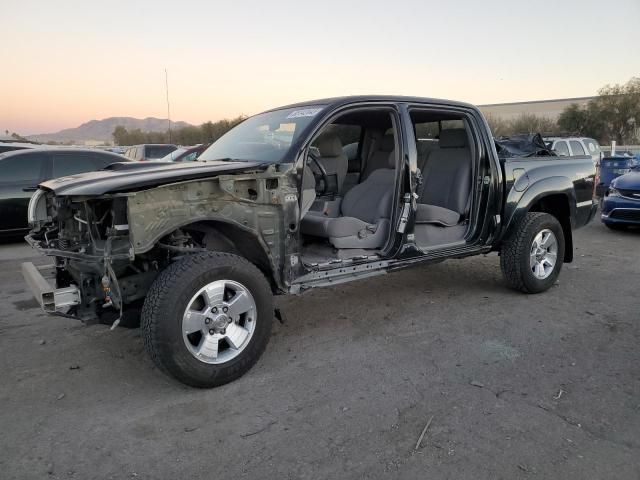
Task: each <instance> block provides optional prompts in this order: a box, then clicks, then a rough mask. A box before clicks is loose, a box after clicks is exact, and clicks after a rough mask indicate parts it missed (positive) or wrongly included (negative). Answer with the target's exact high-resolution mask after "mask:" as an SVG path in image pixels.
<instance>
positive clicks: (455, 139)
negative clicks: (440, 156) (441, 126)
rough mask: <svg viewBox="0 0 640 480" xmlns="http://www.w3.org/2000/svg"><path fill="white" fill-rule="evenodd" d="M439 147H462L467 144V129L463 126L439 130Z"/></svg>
mask: <svg viewBox="0 0 640 480" xmlns="http://www.w3.org/2000/svg"><path fill="white" fill-rule="evenodd" d="M438 143H439V145H440V148H463V147H466V146H467V131H466V130H465V129H464V128H450V129H448V130H441V131H440V142H438Z"/></svg>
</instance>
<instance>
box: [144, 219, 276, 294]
mask: <svg viewBox="0 0 640 480" xmlns="http://www.w3.org/2000/svg"><path fill="white" fill-rule="evenodd" d="M176 230H195V231H198V232H202V233H203V234H204V238H205V241H206V242H207V245H206V248H207V249H208V250H211V251H218V252H223V253H233V254H235V255H240V256H242V257H244V258H246V259H247V260H248V261H249V262H251V263H252V264H254V265H255V266H256V267H258V269H259V270H260V271H261V272H262V273H263V274H264V275H265V277H266V278H267V279H268V280H269V283H270V285H271V289H272V291H273V293H277V292H279V291H283V290H284V286H283V284H282V279H281V278H280V277H279V275H278V274H277V272H278V271H279V269H278V268H277V264H276V261H275V259H274V258H273V256H272V255H271V253H270V249H269V247H268V246H267V244H266V242H265V241H264V239H262V238H261V237H260V236H259V235H257V234H256V232H255V231H254V230H253V229H251V228H248V227H245V226H243V225H240V224H238V223H236V222H232V221H227V220H224V219H217V218H216V219H211V218H201V219H195V220H193V219H192V220H189V221H185V222H183V223H181V224H178V225H172V227H171V228H170V229H167V230H164V231H162V232H161V233H159V234H157V235H156V237H157V238H156V239H155V241H154V244H155V243H157V242H158V241H159V240H160V239H161V238H163V237H165V236H167V235H170V234H171V233H173V232H175V231H176Z"/></svg>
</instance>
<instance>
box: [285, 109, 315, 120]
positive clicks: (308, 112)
mask: <svg viewBox="0 0 640 480" xmlns="http://www.w3.org/2000/svg"><path fill="white" fill-rule="evenodd" d="M320 110H322V108H305V109H304V110H294V111H293V112H291V113H290V114H289V115H287V118H301V117H313V116H314V115H316V114H317V113H318V112H320Z"/></svg>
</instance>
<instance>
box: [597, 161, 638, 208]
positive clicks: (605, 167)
mask: <svg viewBox="0 0 640 480" xmlns="http://www.w3.org/2000/svg"><path fill="white" fill-rule="evenodd" d="M638 165H640V160H638V159H637V158H635V157H630V156H626V155H615V156H612V157H603V159H602V160H601V161H600V175H599V178H598V183H597V184H596V196H598V197H600V198H603V197H604V194H605V192H606V191H607V189H608V188H609V185H610V184H611V182H612V181H613V179H614V178H617V177H619V176H620V175H624V174H625V173H629V172H630V171H631V169H633V168H635V167H637V166H638Z"/></svg>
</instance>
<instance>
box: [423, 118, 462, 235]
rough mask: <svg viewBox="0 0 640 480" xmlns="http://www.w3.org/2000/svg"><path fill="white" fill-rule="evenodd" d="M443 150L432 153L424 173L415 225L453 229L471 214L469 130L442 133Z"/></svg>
mask: <svg viewBox="0 0 640 480" xmlns="http://www.w3.org/2000/svg"><path fill="white" fill-rule="evenodd" d="M439 147H440V148H438V149H437V150H433V151H432V152H431V154H430V155H429V161H428V162H427V163H426V165H425V167H424V170H423V171H422V176H423V179H424V181H423V185H422V189H421V190H422V192H421V194H420V197H419V199H418V206H417V211H416V220H415V222H416V223H417V224H420V223H424V224H433V225H439V226H441V227H451V226H455V225H458V224H459V223H460V222H461V221H463V220H465V219H466V217H467V216H468V213H469V199H470V194H471V171H472V168H471V151H470V149H469V143H468V140H467V132H466V130H465V129H464V128H452V129H448V130H442V131H441V132H440V142H439Z"/></svg>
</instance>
